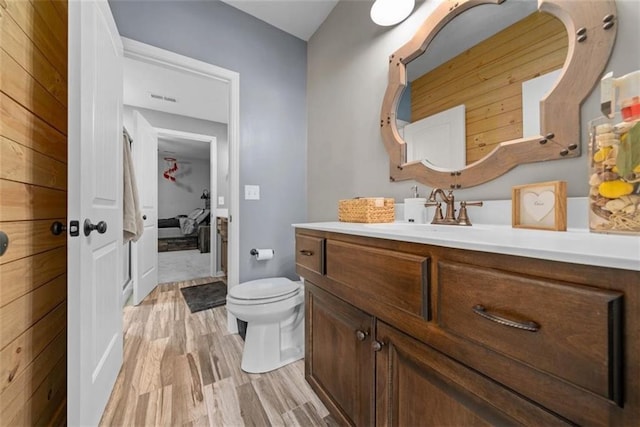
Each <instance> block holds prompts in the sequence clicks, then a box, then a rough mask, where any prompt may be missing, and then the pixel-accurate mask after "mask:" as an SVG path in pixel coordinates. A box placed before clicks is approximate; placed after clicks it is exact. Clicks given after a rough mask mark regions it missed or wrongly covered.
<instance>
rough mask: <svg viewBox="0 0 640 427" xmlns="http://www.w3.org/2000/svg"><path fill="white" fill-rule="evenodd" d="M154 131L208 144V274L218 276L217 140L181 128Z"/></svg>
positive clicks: (161, 134)
mask: <svg viewBox="0 0 640 427" xmlns="http://www.w3.org/2000/svg"><path fill="white" fill-rule="evenodd" d="M155 130H156V132H158V138H161V137H169V138H171V137H174V138H180V139H189V140H192V141H199V142H205V143H208V144H209V200H210V201H211V213H210V216H211V227H210V228H209V242H210V245H209V246H210V248H211V249H210V252H209V253H210V255H209V275H210V276H212V277H217V276H218V271H217V269H216V255H217V247H216V244H215V242H216V239H215V237H216V233H215V224H214V220H215V216H216V211H217V208H216V207H215V206H216V205H217V204H218V203H217V202H218V141H217V138H216V137H215V136H213V135H204V134H200V133H193V132H184V131H181V130H174V129H166V128H159V127H156V128H155ZM159 157H160V156H159V154H158V153H156V162H157V161H158V159H159ZM156 256H158V251H157V250H156Z"/></svg>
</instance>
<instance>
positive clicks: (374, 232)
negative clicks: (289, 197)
mask: <svg viewBox="0 0 640 427" xmlns="http://www.w3.org/2000/svg"><path fill="white" fill-rule="evenodd" d="M293 226H294V227H296V228H304V229H309V230H320V231H330V232H334V233H344V234H353V235H356V236H365V237H377V238H381V239H389V240H399V241H404V242H413V243H424V244H428V245H436V246H444V247H448V248H458V249H468V250H474V251H482V252H491V253H498V254H507V255H518V256H525V257H530V258H540V259H547V260H553V261H564V262H570V263H575V264H587V265H595V266H601V267H613V268H621V269H626V270H636V271H640V236H626V235H625V236H623V235H612V234H598V233H590V232H589V230H587V229H571V228H569V229H568V230H567V231H566V232H561V231H540V230H526V229H517V228H512V227H511V226H507V225H486V224H474V225H473V226H471V227H463V226H451V225H431V224H409V223H405V222H395V223H389V224H356V223H348V222H317V223H306V224H294V225H293Z"/></svg>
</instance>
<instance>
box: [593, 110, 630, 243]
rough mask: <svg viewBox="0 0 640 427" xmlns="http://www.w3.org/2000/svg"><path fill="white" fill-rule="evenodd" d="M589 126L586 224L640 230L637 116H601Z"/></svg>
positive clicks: (627, 231) (619, 230) (600, 228)
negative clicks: (630, 117) (618, 117)
mask: <svg viewBox="0 0 640 427" xmlns="http://www.w3.org/2000/svg"><path fill="white" fill-rule="evenodd" d="M614 123H617V124H614ZM589 130H590V133H589V154H590V156H589V157H590V173H589V228H590V230H591V231H595V232H601V233H623V234H640V120H635V121H629V122H624V121H622V120H620V119H618V120H611V119H608V118H605V117H602V118H599V119H596V120H593V121H592V122H591V123H590V126H589Z"/></svg>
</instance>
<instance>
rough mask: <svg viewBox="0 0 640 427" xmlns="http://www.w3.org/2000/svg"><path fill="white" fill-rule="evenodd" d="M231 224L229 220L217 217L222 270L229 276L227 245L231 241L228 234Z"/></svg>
mask: <svg viewBox="0 0 640 427" xmlns="http://www.w3.org/2000/svg"><path fill="white" fill-rule="evenodd" d="M228 227H229V222H228V219H227V218H224V217H220V216H219V217H216V230H217V232H218V235H219V236H220V269H221V270H222V271H223V272H224V274H225V276H226V274H227V245H228V241H229V234H228Z"/></svg>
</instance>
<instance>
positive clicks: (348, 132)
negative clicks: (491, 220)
mask: <svg viewBox="0 0 640 427" xmlns="http://www.w3.org/2000/svg"><path fill="white" fill-rule="evenodd" d="M438 3H439V2H438V1H434V0H431V1H429V2H426V3H419V5H418V6H416V10H415V12H414V14H413V15H412V16H411V17H410V18H409V19H407V20H406V21H404V22H403V23H401V24H399V25H398V26H396V27H392V28H390V29H389V28H382V27H378V26H376V25H375V24H373V23H372V22H371V20H370V18H369V9H370V7H371V2H370V1H341V2H340V3H338V5H337V6H336V8H335V9H334V10H333V12H332V13H331V15H330V16H329V18H328V19H327V21H325V23H324V24H323V25H322V26H321V27H320V29H319V30H318V31H317V32H316V33H315V34H314V35H313V37H312V38H311V40H309V43H308V51H307V55H308V66H307V70H308V71H307V72H308V75H307V81H308V83H307V97H308V100H309V101H308V104H307V108H308V112H309V113H308V121H309V124H308V126H309V130H308V163H307V167H308V175H307V176H308V178H307V179H308V187H307V189H308V200H309V203H308V212H309V220H310V221H322V220H335V219H336V218H337V202H338V200H339V199H343V198H351V197H355V196H386V197H395V198H396V201H397V202H401V201H402V199H404V198H405V197H410V194H411V193H410V187H411V186H412V185H414V184H415V182H414V181H403V182H398V183H390V182H389V178H388V175H389V162H388V157H387V153H386V151H385V149H384V146H383V144H382V138H381V136H380V130H379V116H380V107H381V104H382V98H383V96H384V91H385V89H386V86H387V71H388V62H387V58H388V56H389V55H390V54H391V53H393V52H394V51H395V50H396V49H398V48H399V47H400V46H402V45H403V44H404V43H406V42H407V41H408V40H410V39H411V37H412V36H413V34H414V33H415V31H416V29H417V28H418V27H419V26H420V25H421V24H422V23H423V21H424V20H425V19H426V17H427V16H428V15H429V13H430V12H431V11H432V10H433V9H435V6H436V5H437V4H438ZM617 6H618V16H619V22H618V24H619V25H618V36H617V41H616V45H615V49H614V52H613V55H612V57H611V59H610V61H609V64H608V65H607V67H606V70H612V71H614V74H615V75H616V76H620V75H623V74H626V73H629V72H631V71H634V70H636V69H640V55H638V51H637V46H638V44H637V43H638V42H637V40H638V26H639V25H640V2H639V1H637V0H618V2H617ZM599 97H600V91H599V89H598V88H597V87H596V88H595V89H594V91H593V92H592V93H591V95H590V96H589V97H588V98H587V100H586V101H585V102H584V104H583V106H582V111H581V117H582V122H583V126H582V153H583V154H582V156H581V157H579V158H575V159H567V160H560V161H550V162H546V163H534V164H528V165H522V166H518V167H516V168H515V169H513V170H512V171H510V172H508V173H507V174H505V175H503V176H502V177H500V178H498V179H496V180H494V181H492V182H490V183H487V184H484V185H480V186H477V187H473V188H470V189H467V190H460V191H458V199H459V200H465V199H467V200H470V199H474V200H475V199H479V200H494V199H510V198H511V187H512V186H514V185H518V184H526V183H533V182H540V181H547V180H565V181H567V184H568V186H567V191H568V194H569V196H586V195H587V193H588V186H587V159H586V153H587V144H586V142H587V141H586V137H587V136H586V133H585V126H586V123H587V122H588V121H589V120H590V119H592V118H594V117H597V116H599V115H600V113H599ZM429 190H430V189H428V188H425V187H423V186H421V189H420V192H421V194H424V193H425V192H428V191H429Z"/></svg>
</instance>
